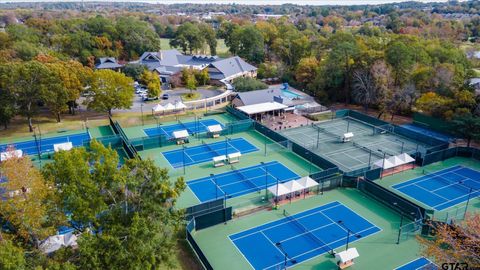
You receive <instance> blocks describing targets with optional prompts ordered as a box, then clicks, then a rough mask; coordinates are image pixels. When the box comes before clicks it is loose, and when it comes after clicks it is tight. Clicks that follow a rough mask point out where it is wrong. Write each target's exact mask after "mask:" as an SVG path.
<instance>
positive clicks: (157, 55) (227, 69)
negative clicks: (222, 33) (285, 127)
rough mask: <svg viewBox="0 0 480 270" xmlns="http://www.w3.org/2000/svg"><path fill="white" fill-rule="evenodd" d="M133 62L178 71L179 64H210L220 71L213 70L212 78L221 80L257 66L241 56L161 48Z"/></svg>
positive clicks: (164, 70) (167, 70) (150, 67)
mask: <svg viewBox="0 0 480 270" xmlns="http://www.w3.org/2000/svg"><path fill="white" fill-rule="evenodd" d="M131 63H137V64H141V65H145V66H146V67H147V68H148V69H149V70H156V71H158V72H159V73H162V72H165V73H166V72H177V71H179V69H178V67H177V66H179V65H185V66H205V67H206V66H208V65H210V66H211V67H213V68H215V69H217V70H218V72H211V73H210V78H212V79H214V80H221V79H224V78H226V77H230V76H232V75H235V74H238V73H243V72H248V71H254V70H256V69H257V68H256V67H254V66H252V65H250V64H248V63H247V62H245V61H243V60H242V59H241V58H240V57H238V56H235V57H229V58H225V59H223V58H219V57H218V56H209V55H183V54H181V53H180V52H179V51H178V50H175V49H172V50H161V51H159V52H144V53H143V54H142V56H140V59H139V60H137V61H134V62H131Z"/></svg>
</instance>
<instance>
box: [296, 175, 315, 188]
mask: <svg viewBox="0 0 480 270" xmlns="http://www.w3.org/2000/svg"><path fill="white" fill-rule="evenodd" d="M297 182H298V184H300V185H301V186H302V187H303V188H304V189H306V188H311V187H315V186H318V183H317V182H316V181H315V180H313V179H312V178H310V177H309V176H304V177H302V178H300V179H298V180H297Z"/></svg>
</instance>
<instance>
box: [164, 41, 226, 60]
mask: <svg viewBox="0 0 480 270" xmlns="http://www.w3.org/2000/svg"><path fill="white" fill-rule="evenodd" d="M169 42H170V39H168V38H161V39H160V48H162V50H170V49H174V48H172V47H171V46H170V43H169ZM198 53H200V54H210V49H209V48H208V46H207V47H205V48H204V49H203V50H202V51H199V52H198ZM217 54H218V55H220V56H227V55H229V54H230V53H229V51H228V48H227V45H225V41H224V40H223V39H217Z"/></svg>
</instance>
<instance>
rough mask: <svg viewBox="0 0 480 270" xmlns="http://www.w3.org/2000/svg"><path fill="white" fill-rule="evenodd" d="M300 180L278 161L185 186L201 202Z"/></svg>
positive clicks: (207, 178)
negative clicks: (278, 183)
mask: <svg viewBox="0 0 480 270" xmlns="http://www.w3.org/2000/svg"><path fill="white" fill-rule="evenodd" d="M298 178H300V176H299V175H297V174H296V173H294V172H293V171H291V170H290V169H289V168H287V167H286V166H285V165H283V164H282V163H280V162H278V161H272V162H268V163H265V164H263V165H262V164H259V165H256V166H252V167H246V168H241V169H238V170H233V171H230V172H225V173H221V174H217V175H214V176H213V177H211V176H208V177H204V178H200V179H196V180H192V181H188V182H187V185H188V186H189V187H190V189H191V190H192V191H193V193H195V195H196V196H197V198H198V199H199V200H200V201H201V202H206V201H210V200H214V199H216V198H221V197H224V196H225V195H228V197H238V196H241V195H244V194H247V193H251V192H255V191H259V190H264V189H265V186H266V185H268V186H273V185H275V184H276V183H277V179H278V181H279V182H280V183H284V182H287V181H290V180H294V179H298ZM215 183H216V184H215Z"/></svg>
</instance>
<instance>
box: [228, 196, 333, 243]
mask: <svg viewBox="0 0 480 270" xmlns="http://www.w3.org/2000/svg"><path fill="white" fill-rule="evenodd" d="M334 203H339V204H342V203H340V202H339V201H333V202H329V203H327V204H324V205H322V206H325V205H329V204H334ZM339 204H336V205H333V206H329V207H327V208H325V209H330V208H333V207H337V206H338V205H339ZM322 206H318V207H315V208H320V207H322ZM312 209H314V208H311V209H307V210H304V211H302V212H298V213H295V214H294V215H296V214H301V213H303V212H307V211H309V210H312ZM319 211H320V210H319ZM313 214H316V212H313V213H310V214H308V215H305V216H311V215H313ZM282 219H287V218H286V217H282V218H280V219H277V220H274V221H267V222H264V223H262V224H260V225H257V226H255V227H251V228H249V229H245V230H243V231H239V232H236V233H232V234H230V235H229V236H228V237H229V238H230V236H232V235H235V234H240V233H243V232H246V231H248V230H251V229H253V228H256V227H261V226H263V225H265V224H268V223H273V222H275V221H278V220H282ZM286 223H290V221H287V222H281V223H279V224H275V225H273V226H271V227H268V228H275V227H278V226H280V225H283V224H286ZM257 232H258V231H256V232H253V233H249V234H246V235H242V236H240V237H238V238H235V240H237V239H240V238H244V237H246V236H249V235H252V234H255V233H257Z"/></svg>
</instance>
